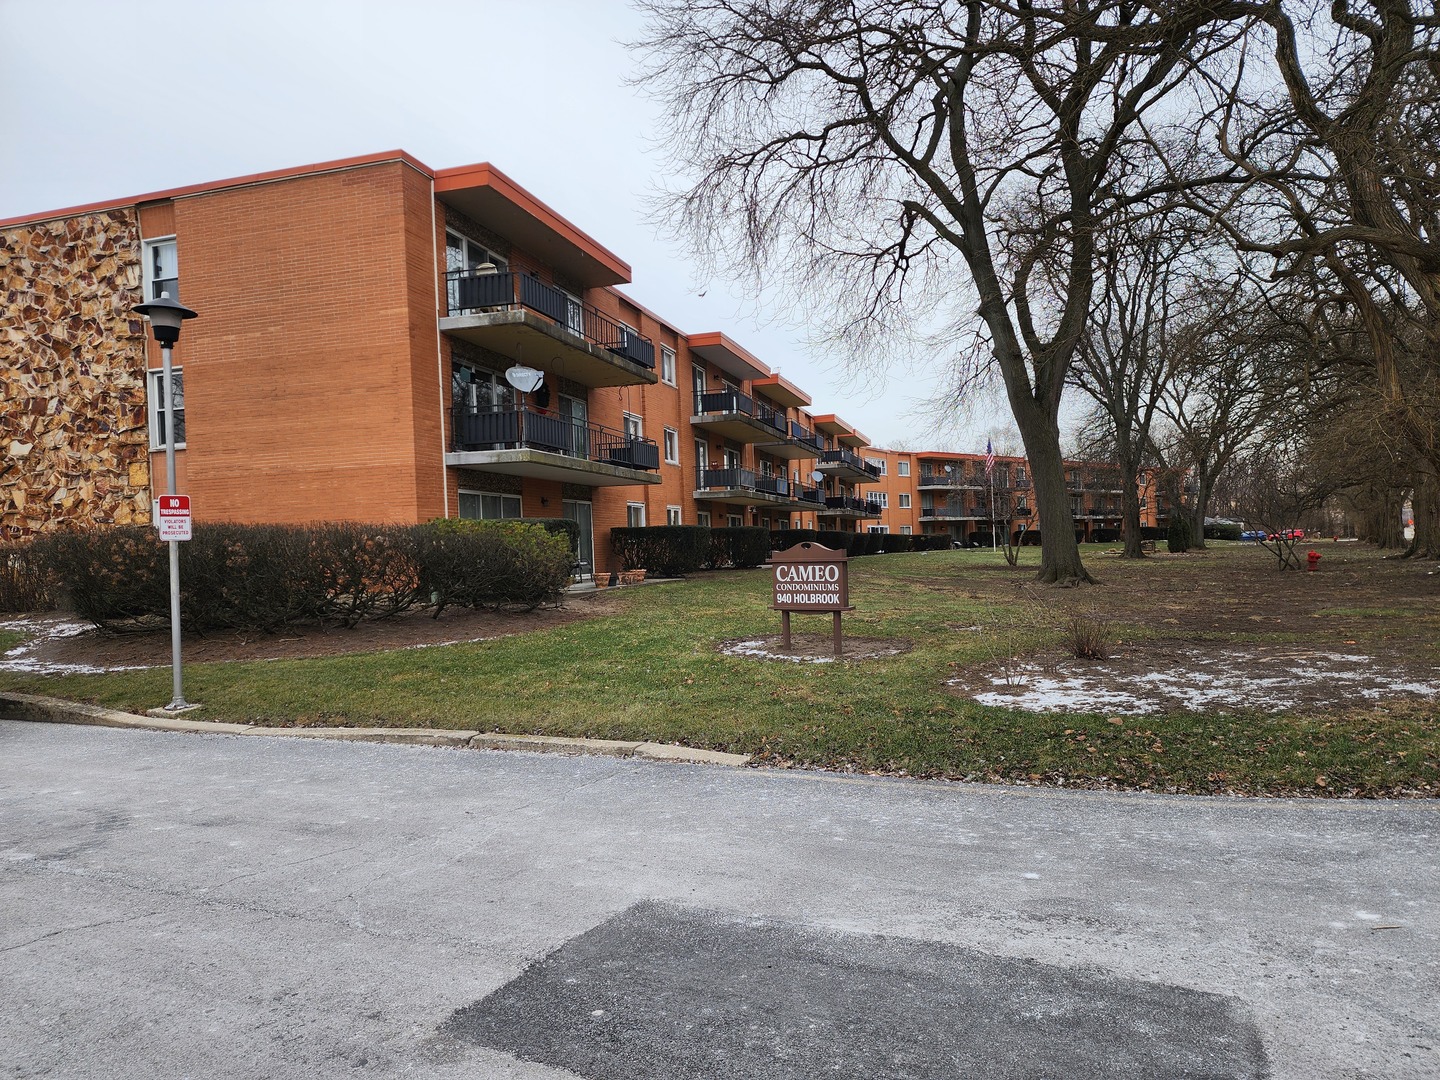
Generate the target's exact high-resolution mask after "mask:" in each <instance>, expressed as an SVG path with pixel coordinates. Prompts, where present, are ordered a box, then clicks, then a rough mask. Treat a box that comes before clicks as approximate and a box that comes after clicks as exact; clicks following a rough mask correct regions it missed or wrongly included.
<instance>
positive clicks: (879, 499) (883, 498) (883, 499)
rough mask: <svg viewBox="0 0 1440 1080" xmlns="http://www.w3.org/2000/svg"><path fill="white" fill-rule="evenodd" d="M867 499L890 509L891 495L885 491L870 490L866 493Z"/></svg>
mask: <svg viewBox="0 0 1440 1080" xmlns="http://www.w3.org/2000/svg"><path fill="white" fill-rule="evenodd" d="M865 501H866V502H872V503H879V504H880V505H881V507H883V508H884V509H886V510H888V509H890V495H889V493H887V492H884V491H868V492H866V493H865Z"/></svg>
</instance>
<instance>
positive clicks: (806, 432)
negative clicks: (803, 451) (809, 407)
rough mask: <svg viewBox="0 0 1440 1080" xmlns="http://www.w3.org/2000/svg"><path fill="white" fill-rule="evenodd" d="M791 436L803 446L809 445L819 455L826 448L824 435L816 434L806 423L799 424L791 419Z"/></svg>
mask: <svg viewBox="0 0 1440 1080" xmlns="http://www.w3.org/2000/svg"><path fill="white" fill-rule="evenodd" d="M790 438H791V439H793V440H794V441H795V442H797V443H799V444H800V445H801V446H808V447H809V448H810V449H811V450H814V451H815V453H816V454H817V455H818V454H819V453H820V452H821V451H822V450H824V449H825V439H824V437H823V436H821V435H817V434H815V432H813V431H811V430H810V429H809V428H807V427H806V426H805V425H804V424H797V423H796V422H795V421H794V420H791V421H790Z"/></svg>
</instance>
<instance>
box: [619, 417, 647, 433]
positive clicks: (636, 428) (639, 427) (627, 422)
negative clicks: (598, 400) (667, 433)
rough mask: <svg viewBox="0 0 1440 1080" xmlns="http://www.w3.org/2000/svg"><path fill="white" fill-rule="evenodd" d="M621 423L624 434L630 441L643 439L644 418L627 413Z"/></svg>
mask: <svg viewBox="0 0 1440 1080" xmlns="http://www.w3.org/2000/svg"><path fill="white" fill-rule="evenodd" d="M623 415H624V419H623V420H622V421H621V426H622V427H623V428H624V431H625V434H626V435H628V436H630V437H631V438H632V439H643V438H644V437H645V418H644V417H643V416H638V415H636V414H635V413H632V412H627V413H625V414H623Z"/></svg>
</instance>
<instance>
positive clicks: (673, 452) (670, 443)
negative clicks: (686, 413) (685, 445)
mask: <svg viewBox="0 0 1440 1080" xmlns="http://www.w3.org/2000/svg"><path fill="white" fill-rule="evenodd" d="M665 463H666V464H667V465H679V464H680V433H679V432H678V431H676V430H675V429H674V428H668V427H667V428H666V429H665Z"/></svg>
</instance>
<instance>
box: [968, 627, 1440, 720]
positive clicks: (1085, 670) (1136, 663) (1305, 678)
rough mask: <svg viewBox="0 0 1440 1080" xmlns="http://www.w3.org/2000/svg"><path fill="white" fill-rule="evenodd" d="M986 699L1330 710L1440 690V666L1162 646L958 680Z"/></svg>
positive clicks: (1312, 650) (1306, 652) (1050, 660)
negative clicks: (1106, 657)
mask: <svg viewBox="0 0 1440 1080" xmlns="http://www.w3.org/2000/svg"><path fill="white" fill-rule="evenodd" d="M950 685H951V687H952V688H953V689H955V691H956V692H957V693H960V694H962V695H964V696H965V697H969V698H972V699H974V700H975V701H978V702H980V703H981V704H983V705H1000V706H1004V707H1007V708H1012V709H1028V710H1030V711H1032V712H1067V713H1068V712H1086V713H1094V712H1108V713H1114V714H1116V715H1119V716H1143V715H1146V714H1150V713H1157V712H1167V711H1172V710H1192V711H1204V712H1213V713H1225V712H1240V711H1258V712H1283V711H1286V710H1290V709H1308V710H1317V709H1319V710H1324V709H1334V708H1342V707H1347V706H1352V705H1366V704H1368V705H1377V704H1382V703H1383V702H1385V701H1389V700H1394V699H1397V698H1409V699H1426V698H1434V697H1436V696H1437V695H1440V672H1437V671H1436V670H1435V669H1434V668H1433V667H1431V666H1427V665H1425V664H1422V663H1420V662H1418V661H1417V660H1416V659H1415V658H1414V657H1413V656H1409V655H1401V654H1397V653H1394V652H1388V654H1386V655H1379V656H1377V655H1371V654H1369V653H1361V652H1355V651H1352V650H1347V649H1346V648H1345V647H1344V646H1341V647H1339V648H1332V647H1315V646H1308V645H1303V644H1295V643H1290V644H1276V645H1263V644H1262V645H1239V644H1223V643H1201V644H1177V643H1155V644H1151V645H1147V646H1144V647H1140V646H1132V647H1127V648H1123V649H1120V650H1117V651H1116V652H1115V653H1114V654H1113V655H1112V656H1110V657H1109V658H1108V659H1105V660H1076V659H1073V658H1068V657H1067V658H1064V659H1061V658H1058V657H1053V656H1052V657H1043V656H1042V657H1035V658H1030V659H1026V660H1016V661H1011V662H1005V663H1001V664H999V665H997V666H996V667H995V668H992V669H990V670H986V671H977V672H969V673H966V674H965V675H962V676H959V677H957V678H955V679H953V680H951V682H950Z"/></svg>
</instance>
